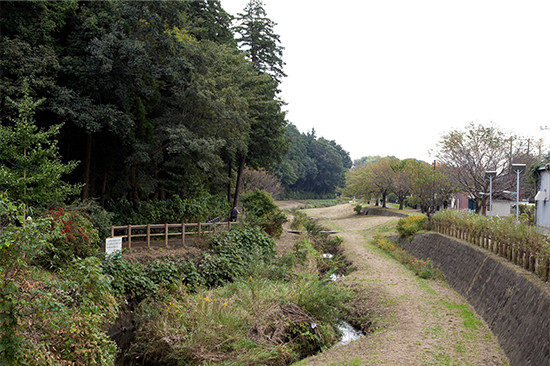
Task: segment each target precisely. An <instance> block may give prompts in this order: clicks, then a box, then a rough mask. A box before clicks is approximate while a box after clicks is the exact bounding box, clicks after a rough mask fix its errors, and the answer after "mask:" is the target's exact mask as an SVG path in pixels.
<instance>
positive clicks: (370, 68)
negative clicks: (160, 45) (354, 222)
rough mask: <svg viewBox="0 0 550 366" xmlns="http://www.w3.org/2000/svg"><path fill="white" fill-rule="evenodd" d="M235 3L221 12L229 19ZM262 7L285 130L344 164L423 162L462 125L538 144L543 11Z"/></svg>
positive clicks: (545, 39) (548, 99)
mask: <svg viewBox="0 0 550 366" xmlns="http://www.w3.org/2000/svg"><path fill="white" fill-rule="evenodd" d="M247 2H248V0H221V4H222V7H223V8H224V9H225V10H226V11H228V12H229V13H230V14H233V15H236V14H237V13H238V12H242V10H243V9H244V7H245V5H246V3H247ZM264 4H265V7H264V8H265V10H266V12H267V16H268V17H269V18H270V19H271V20H273V21H274V22H276V23H277V24H278V25H277V27H276V28H275V31H276V33H278V34H279V35H280V37H281V45H282V46H283V47H285V50H284V54H283V59H284V61H285V62H286V66H285V72H286V74H287V75H288V76H287V77H286V78H285V79H284V81H283V84H282V85H281V90H282V93H281V97H282V99H283V100H285V101H286V102H287V103H288V105H287V106H286V109H287V111H288V114H287V119H288V120H289V121H290V122H292V123H293V124H295V125H296V126H297V127H298V129H299V130H300V131H301V132H306V131H309V130H311V129H312V128H315V131H316V132H317V136H319V137H320V136H323V137H325V138H327V139H329V140H336V142H338V143H339V144H340V145H342V147H343V148H344V149H345V150H347V151H349V153H350V154H351V157H352V159H357V158H360V157H362V156H367V155H382V156H385V155H394V156H396V157H398V158H400V159H405V158H417V159H421V160H425V161H431V160H433V157H432V156H430V155H429V150H430V149H433V148H435V146H436V143H437V141H439V140H440V138H441V135H442V134H443V133H445V132H448V131H450V130H452V129H456V128H458V129H463V128H464V127H465V126H466V124H467V123H469V122H476V123H482V124H486V125H489V124H491V123H492V125H493V126H495V127H498V128H500V129H503V130H505V131H509V132H515V133H517V134H520V135H523V136H526V137H535V138H540V137H543V138H545V140H546V141H549V140H550V139H549V137H550V130H548V131H541V130H540V126H546V125H548V126H550V1H544V0H540V1H533V0H521V1H520V0H517V1H510V0H455V1H446V0H414V1H411V0H377V1H374V0H362V1H361V0H340V1H334V0H331V1H323V0H317V1H313V0H264ZM543 152H545V151H543Z"/></svg>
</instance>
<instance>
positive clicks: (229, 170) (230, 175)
mask: <svg viewBox="0 0 550 366" xmlns="http://www.w3.org/2000/svg"><path fill="white" fill-rule="evenodd" d="M232 162H233V159H231V158H229V161H228V163H227V166H228V168H227V202H231V180H232V179H233V164H232Z"/></svg>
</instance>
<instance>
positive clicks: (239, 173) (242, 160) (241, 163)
mask: <svg viewBox="0 0 550 366" xmlns="http://www.w3.org/2000/svg"><path fill="white" fill-rule="evenodd" d="M245 162H246V156H245V155H242V156H241V157H240V158H239V170H238V171H237V183H236V185H235V196H234V197H233V207H237V206H238V205H239V195H240V193H241V180H242V175H243V169H244V163H245Z"/></svg>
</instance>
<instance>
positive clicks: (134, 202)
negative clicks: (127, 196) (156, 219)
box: [130, 167, 139, 212]
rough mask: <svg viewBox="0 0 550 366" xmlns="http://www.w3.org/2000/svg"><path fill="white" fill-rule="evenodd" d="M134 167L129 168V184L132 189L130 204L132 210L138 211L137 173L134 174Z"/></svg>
mask: <svg viewBox="0 0 550 366" xmlns="http://www.w3.org/2000/svg"><path fill="white" fill-rule="evenodd" d="M136 174H137V173H136V168H135V167H132V169H130V186H131V189H132V195H131V199H132V206H133V208H134V211H136V212H138V210H139V188H138V184H137V175H136Z"/></svg>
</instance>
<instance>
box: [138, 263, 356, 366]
mask: <svg viewBox="0 0 550 366" xmlns="http://www.w3.org/2000/svg"><path fill="white" fill-rule="evenodd" d="M265 273H271V272H270V271H269V270H268V271H266V272H265ZM256 274H257V275H259V276H260V277H253V276H249V277H248V278H242V279H240V280H238V281H236V282H233V283H230V284H227V285H225V286H223V287H218V288H214V289H203V288H201V289H199V291H198V292H197V293H191V292H189V291H187V288H186V287H185V286H181V287H179V288H178V289H176V290H173V291H172V292H171V293H170V294H169V295H168V296H167V298H166V301H164V302H163V303H158V302H154V301H150V302H145V303H143V304H142V305H141V306H140V307H139V309H138V310H137V314H136V315H137V321H138V323H139V324H140V327H139V329H138V331H137V336H136V341H135V343H134V346H133V349H132V353H133V354H134V357H139V359H140V362H146V363H147V362H149V363H162V364H165V363H178V362H179V363H183V364H206V363H207V364H225V363H235V362H236V363H237V364H241V365H258V364H261V365H286V364H289V363H291V362H294V361H296V360H298V359H300V358H302V357H305V356H308V355H311V354H315V353H317V352H319V351H321V350H323V349H325V348H327V347H329V346H330V345H332V344H333V343H334V342H335V341H336V340H337V338H338V334H337V330H336V327H335V326H336V324H337V321H338V319H341V317H342V316H343V314H344V305H343V304H344V303H345V302H346V301H348V300H349V299H350V296H351V295H350V293H349V291H348V290H346V289H345V288H343V287H341V286H339V285H338V284H336V283H332V282H330V283H329V282H327V281H323V280H320V279H319V277H318V276H315V275H312V274H308V273H298V274H295V275H293V276H292V279H291V280H290V281H282V280H279V279H272V278H269V277H263V276H262V275H261V274H260V273H259V271H258V270H257V271H256Z"/></svg>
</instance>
